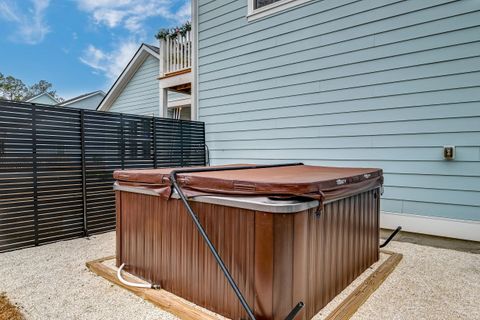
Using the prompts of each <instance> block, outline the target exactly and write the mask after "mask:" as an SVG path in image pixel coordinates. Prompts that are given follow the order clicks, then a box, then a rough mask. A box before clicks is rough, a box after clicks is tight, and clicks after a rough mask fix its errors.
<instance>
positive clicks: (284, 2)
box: [247, 0, 312, 21]
mask: <svg viewBox="0 0 480 320" xmlns="http://www.w3.org/2000/svg"><path fill="white" fill-rule="evenodd" d="M250 1H252V0H249V4H250V3H251V2H250ZM309 1H312V0H281V1H278V2H274V3H272V4H269V5H266V6H264V7H262V8H258V9H251V6H252V5H249V9H248V14H247V20H248V21H254V20H257V19H261V18H264V17H267V16H269V15H272V14H275V13H277V12H281V11H283V10H286V9H289V8H292V7H295V6H298V5H301V4H303V3H306V2H309Z"/></svg>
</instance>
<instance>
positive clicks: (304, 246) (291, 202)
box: [114, 165, 383, 319]
mask: <svg viewBox="0 0 480 320" xmlns="http://www.w3.org/2000/svg"><path fill="white" fill-rule="evenodd" d="M171 170H172V169H155V170H126V171H117V172H115V175H114V176H115V178H116V179H117V182H116V183H115V189H116V200H117V201H116V203H117V244H116V245H117V265H118V266H119V265H120V264H122V263H125V264H126V269H127V270H128V271H129V272H131V273H132V274H135V275H137V276H139V277H141V278H143V279H145V280H147V281H149V282H151V283H155V284H160V285H161V287H162V288H163V289H165V290H167V291H170V292H172V293H174V294H176V295H178V296H181V297H183V298H185V299H187V300H189V301H191V302H193V303H195V304H197V305H200V306H203V307H205V308H208V309H210V310H212V311H214V312H217V313H219V314H221V315H224V316H226V317H229V318H232V319H247V318H248V316H247V313H246V311H245V310H244V308H243V307H242V305H241V304H240V302H239V300H238V298H237V297H236V295H235V293H234V291H233V290H232V288H231V287H230V285H229V283H228V282H227V280H226V278H225V276H224V274H223V272H222V270H221V269H220V267H219V266H218V264H217V262H216V261H215V259H214V257H213V255H212V253H211V252H210V251H209V248H208V247H207V245H206V243H205V241H204V240H203V239H202V237H201V236H200V233H199V232H198V230H197V229H196V227H195V225H194V222H193V220H192V218H191V217H190V215H189V214H188V212H187V210H186V208H185V206H184V204H183V203H182V201H181V200H180V199H178V195H177V194H175V193H172V190H173V189H172V187H171V182H170V172H171ZM382 179H383V178H382V171H381V170H378V169H360V168H331V167H314V166H304V165H296V166H285V167H274V168H259V169H248V170H234V171H220V172H197V173H183V174H181V173H179V174H178V175H177V180H178V184H179V186H180V187H181V190H182V193H184V194H185V195H187V196H188V197H190V205H191V207H192V209H193V210H194V211H195V213H196V214H197V216H198V218H199V220H200V222H201V224H202V225H203V227H204V229H205V231H206V234H208V237H209V238H210V240H211V242H212V243H213V245H214V246H215V247H216V249H217V250H218V253H219V255H220V256H221V258H222V259H223V261H224V263H225V265H226V266H227V268H228V270H229V271H230V274H231V275H232V277H233V279H234V280H235V282H236V284H237V285H238V288H239V289H240V291H241V292H242V293H243V296H244V297H245V300H246V302H247V303H248V305H249V306H250V308H251V309H252V310H253V312H254V314H255V317H256V318H257V319H285V317H286V316H287V315H288V314H289V312H290V311H291V310H292V308H294V307H295V306H296V305H297V303H298V302H300V301H302V302H303V303H304V305H305V306H304V308H303V309H302V310H301V311H300V313H299V315H298V316H297V318H296V319H310V318H311V317H313V316H314V315H315V314H316V313H317V312H318V311H319V310H320V309H321V308H322V307H323V306H325V305H326V304H327V303H328V302H329V301H330V300H332V299H333V298H334V297H335V296H336V295H337V294H338V293H339V292H340V291H342V290H343V289H344V288H345V287H346V286H348V284H350V283H351V282H352V281H353V280H354V279H355V278H356V277H357V276H358V275H360V274H361V273H362V272H363V271H364V270H366V269H367V268H368V267H369V266H370V265H371V264H373V263H374V262H375V261H377V260H378V258H379V245H378V241H379V239H378V236H379V198H380V188H381V186H382Z"/></svg>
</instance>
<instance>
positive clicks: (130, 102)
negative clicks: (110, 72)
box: [108, 56, 159, 116]
mask: <svg viewBox="0 0 480 320" xmlns="http://www.w3.org/2000/svg"><path fill="white" fill-rule="evenodd" d="M158 69H159V63H158V59H156V58H154V57H153V56H148V57H147V58H146V59H145V61H144V62H143V64H142V65H141V66H140V68H139V69H138V70H137V72H136V73H135V74H134V75H133V77H132V78H131V79H130V81H129V82H128V84H127V85H126V86H125V88H124V89H123V91H122V93H121V94H120V95H119V96H118V98H117V99H116V100H115V102H114V103H113V104H112V106H111V107H110V109H109V110H108V111H111V112H122V113H130V114H139V115H152V114H153V115H155V116H158V114H159V84H158V79H157V78H158Z"/></svg>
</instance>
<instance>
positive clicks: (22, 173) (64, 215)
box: [0, 100, 205, 252]
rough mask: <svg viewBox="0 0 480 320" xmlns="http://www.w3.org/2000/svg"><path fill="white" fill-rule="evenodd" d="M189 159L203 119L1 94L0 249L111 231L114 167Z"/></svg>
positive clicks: (197, 153) (190, 162)
mask: <svg viewBox="0 0 480 320" xmlns="http://www.w3.org/2000/svg"><path fill="white" fill-rule="evenodd" d="M196 165H205V129H204V124H203V123H202V122H195V121H185V120H173V119H166V118H153V117H146V116H136V115H127V114H116V113H106V112H97V111H90V110H80V109H73V108H64V107H52V106H43V105H34V104H27V103H17V102H10V101H4V100H0V252H3V251H9V250H14V249H18V248H24V247H30V246H35V245H40V244H44V243H50V242H54V241H58V240H64V239H70V238H76V237H82V236H87V235H89V234H94V233H100V232H104V231H108V230H113V229H114V228H115V195H114V192H113V190H112V184H113V178H112V173H113V170H116V169H130V168H157V167H158V168H160V167H170V166H196Z"/></svg>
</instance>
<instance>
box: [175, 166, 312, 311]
mask: <svg viewBox="0 0 480 320" xmlns="http://www.w3.org/2000/svg"><path fill="white" fill-rule="evenodd" d="M298 165H303V163H288V164H273V165H249V166H236V167H233V166H232V167H215V168H189V169H178V170H173V171H172V172H170V180H171V183H172V187H173V188H175V189H176V190H177V192H178V195H179V196H180V199H181V200H182V202H183V204H184V205H185V208H186V209H187V212H188V213H189V214H190V217H191V218H192V220H193V222H194V223H195V226H196V227H197V229H198V231H199V232H200V235H201V236H202V238H203V240H205V242H206V243H207V246H208V248H209V249H210V252H211V253H212V254H213V256H214V258H215V260H216V261H217V263H218V265H219V266H220V269H222V271H223V274H224V275H225V277H226V278H227V281H228V283H229V284H230V286H231V287H232V289H233V291H234V292H235V295H236V296H237V298H238V300H240V303H241V304H242V306H243V308H244V309H245V311H246V312H247V314H248V317H249V318H250V319H251V320H256V319H255V315H254V314H253V311H252V309H251V308H250V306H249V305H248V303H247V300H245V298H244V296H243V294H242V292H241V291H240V289H239V288H238V286H237V284H236V283H235V280H234V279H233V277H232V275H231V274H230V272H229V271H228V268H227V266H226V265H225V263H224V262H223V260H222V258H221V257H220V255H219V254H218V251H217V249H216V248H215V246H214V245H213V243H212V242H211V241H210V239H209V237H208V235H207V233H206V232H205V229H203V226H202V224H201V223H200V220H199V219H198V216H197V214H196V213H195V212H194V211H193V209H192V207H191V206H190V204H189V203H188V199H187V197H186V196H185V194H184V193H183V192H182V189H181V188H180V186H179V185H178V182H177V174H181V173H194V172H212V171H228V170H244V169H260V168H275V167H287V166H298ZM302 307H303V302H300V303H299V304H297V306H296V307H295V308H294V309H293V310H292V311H291V312H290V314H293V317H295V315H296V314H297V313H298V311H300V309H301V308H302ZM297 309H298V310H297ZM295 310H296V311H295ZM294 311H295V312H294ZM290 314H289V316H290ZM287 319H293V318H288V317H287Z"/></svg>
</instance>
